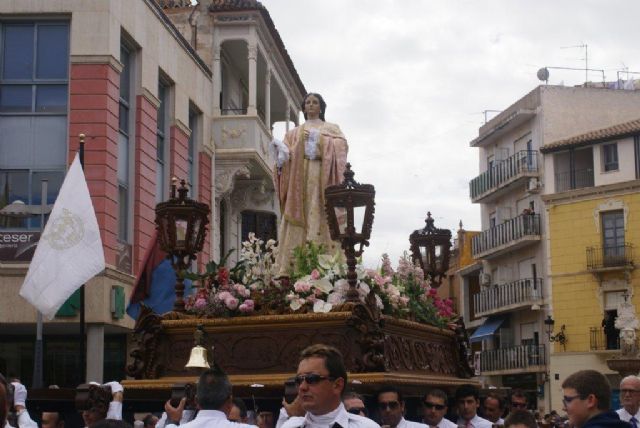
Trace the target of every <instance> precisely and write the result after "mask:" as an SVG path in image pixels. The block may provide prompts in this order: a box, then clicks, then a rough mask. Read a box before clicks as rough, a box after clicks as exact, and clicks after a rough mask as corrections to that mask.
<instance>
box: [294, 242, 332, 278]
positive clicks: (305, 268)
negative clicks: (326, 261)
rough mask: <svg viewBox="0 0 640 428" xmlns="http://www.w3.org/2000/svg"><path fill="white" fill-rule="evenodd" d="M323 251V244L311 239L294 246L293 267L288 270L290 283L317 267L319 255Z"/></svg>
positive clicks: (318, 266) (318, 265)
mask: <svg viewBox="0 0 640 428" xmlns="http://www.w3.org/2000/svg"><path fill="white" fill-rule="evenodd" d="M324 252H325V248H324V245H322V244H321V245H317V244H316V243H315V242H313V241H307V242H306V243H305V245H301V246H299V247H296V248H294V250H293V259H294V264H293V269H292V270H290V271H289V278H291V283H292V284H294V283H295V282H296V281H297V280H298V279H299V278H302V277H303V276H305V275H309V273H310V272H311V271H312V270H314V269H319V268H320V262H319V256H320V255H321V254H324Z"/></svg>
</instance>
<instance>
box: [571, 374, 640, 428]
mask: <svg viewBox="0 0 640 428" xmlns="http://www.w3.org/2000/svg"><path fill="white" fill-rule="evenodd" d="M562 393H563V398H562V403H563V404H564V410H565V411H566V412H567V415H568V416H569V424H570V425H571V426H573V428H600V427H606V428H630V427H631V425H630V424H629V423H628V422H624V421H621V420H620V418H619V417H618V414H617V413H616V412H613V411H611V410H609V407H610V405H611V401H610V400H611V386H610V385H609V381H607V378H606V377H604V375H602V374H601V373H599V372H597V371H595V370H581V371H579V372H575V373H574V374H572V375H571V376H569V377H568V378H566V379H565V381H564V382H562Z"/></svg>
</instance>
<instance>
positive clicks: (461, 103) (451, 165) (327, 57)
mask: <svg viewBox="0 0 640 428" xmlns="http://www.w3.org/2000/svg"><path fill="white" fill-rule="evenodd" d="M261 1H262V3H263V4H264V5H265V6H266V7H267V9H268V10H269V13H270V14H271V17H272V19H273V21H274V22H275V24H276V27H277V29H278V31H279V32H280V35H281V37H282V39H283V41H284V43H285V45H286V47H287V50H288V51H289V54H290V56H291V58H292V59H293V62H294V64H295V66H296V69H297V70H298V73H299V74H300V77H301V78H302V81H303V82H304V84H305V86H306V88H307V90H309V91H314V92H319V93H321V94H322V95H323V96H324V98H325V100H326V101H327V104H328V108H327V115H326V119H327V120H328V121H330V122H335V123H338V124H339V125H340V127H341V128H342V130H343V132H344V133H345V135H346V136H347V139H348V140H349V145H350V153H349V161H350V162H351V163H352V165H353V168H354V170H355V171H356V180H358V181H360V182H366V183H371V184H374V185H375V187H376V215H375V221H374V225H373V235H372V238H371V246H370V247H369V248H368V249H367V250H365V263H366V264H367V265H370V266H376V265H377V264H378V258H379V256H380V255H381V254H382V253H383V252H387V253H389V254H390V255H391V257H392V260H393V261H394V262H395V261H396V260H397V258H398V257H399V256H400V254H402V252H403V251H404V250H406V249H408V246H409V243H408V237H409V234H410V233H411V232H412V231H413V230H414V229H417V228H421V227H423V226H424V218H425V217H426V213H427V211H431V212H432V213H433V215H434V218H435V219H436V221H435V224H436V226H438V227H446V228H449V229H451V230H452V231H454V233H455V230H457V228H458V222H459V221H460V220H462V222H463V224H464V228H465V229H467V230H477V229H479V228H480V210H479V207H478V206H477V205H474V204H471V202H470V200H469V191H468V183H469V181H470V180H471V179H472V178H474V177H475V176H477V175H478V174H479V171H478V160H477V157H478V153H477V149H474V148H470V147H469V142H470V141H471V140H472V139H473V138H475V137H476V136H477V133H478V127H479V126H481V125H482V124H483V123H484V113H483V112H484V111H485V110H502V109H505V108H506V107H508V106H509V105H510V104H512V103H513V102H514V101H516V100H517V99H518V98H520V97H522V96H523V95H525V94H526V93H527V92H529V91H530V90H532V89H533V88H534V87H535V86H537V85H538V84H540V82H539V81H538V79H537V78H536V71H537V70H538V69H539V68H540V67H543V66H559V67H575V68H582V69H584V68H585V60H584V58H585V49H584V47H573V46H579V45H584V44H586V45H588V65H589V68H594V69H604V72H605V75H606V79H607V80H608V81H614V80H615V79H616V77H617V74H616V71H617V70H624V69H627V70H629V71H640V43H638V40H640V26H638V25H637V17H638V16H640V3H638V2H630V1H607V2H604V1H588V0H587V1H585V0H581V1H548V0H538V1H535V2H531V1H515V0H514V1H512V0H502V1H489V0H485V1H477V0H475V1H472V0H467V1H458V0H441V1H431V0H429V1H427V0H421V1H419V0H368V1H356V0H321V1H318V0H295V1H292V0H261ZM550 73H551V77H550V79H549V83H550V84H560V83H564V84H565V85H574V84H581V83H583V82H584V79H585V72H584V70H583V71H557V70H550ZM635 77H636V78H638V79H640V74H637V75H635ZM589 78H590V80H596V81H601V80H602V74H601V73H599V72H592V73H590V74H589ZM625 78H626V77H625ZM488 114H489V117H492V115H495V113H488ZM394 264H395V263H394Z"/></svg>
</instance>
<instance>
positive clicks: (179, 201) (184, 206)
mask: <svg viewBox="0 0 640 428" xmlns="http://www.w3.org/2000/svg"><path fill="white" fill-rule="evenodd" d="M177 182H178V179H177V178H175V177H174V178H173V180H172V184H171V197H170V199H169V200H168V201H166V202H160V203H159V204H157V205H156V228H157V229H158V241H159V244H160V248H161V249H162V250H163V251H165V252H166V253H168V254H169V255H170V256H171V261H172V264H173V268H174V269H175V270H176V276H177V281H176V286H175V289H176V301H175V304H174V306H173V310H174V311H176V312H184V300H183V296H184V271H185V270H186V269H187V267H189V264H190V263H191V260H195V258H196V254H197V253H199V252H200V251H202V247H203V245H204V238H205V235H206V233H207V228H206V226H207V224H208V223H209V206H208V205H207V204H204V203H202V202H197V201H194V200H193V199H190V198H188V197H187V194H188V193H189V188H188V187H187V183H186V182H185V181H184V180H181V181H180V187H179V188H177ZM176 191H177V193H178V195H177V196H176Z"/></svg>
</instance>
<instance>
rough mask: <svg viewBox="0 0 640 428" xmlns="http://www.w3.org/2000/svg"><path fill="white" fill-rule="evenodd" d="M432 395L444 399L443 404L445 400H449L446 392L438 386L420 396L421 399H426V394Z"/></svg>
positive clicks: (445, 402)
mask: <svg viewBox="0 0 640 428" xmlns="http://www.w3.org/2000/svg"><path fill="white" fill-rule="evenodd" d="M429 395H430V396H432V397H437V398H440V399H442V401H444V405H445V406H446V405H447V401H449V397H448V396H447V393H446V392H444V391H443V390H441V389H438V388H433V389H430V390H428V391H427V393H426V394H424V397H422V401H426V400H427V396H429Z"/></svg>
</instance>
